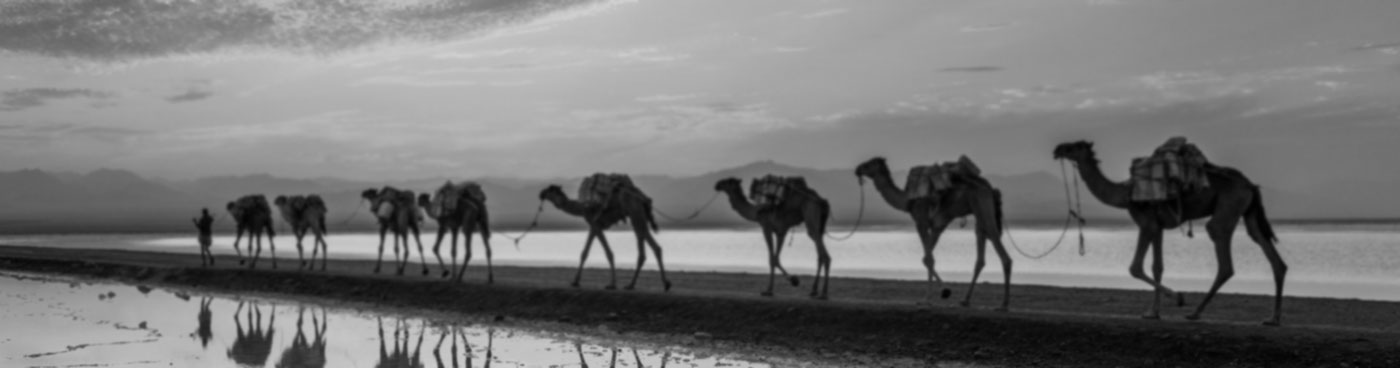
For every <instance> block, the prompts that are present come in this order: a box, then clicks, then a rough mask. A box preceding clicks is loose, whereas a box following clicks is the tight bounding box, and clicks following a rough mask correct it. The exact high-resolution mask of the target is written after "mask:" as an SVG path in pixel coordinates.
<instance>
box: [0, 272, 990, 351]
mask: <svg viewBox="0 0 1400 368" xmlns="http://www.w3.org/2000/svg"><path fill="white" fill-rule="evenodd" d="M0 321H3V328H0V366H3V367H107V366H120V367H170V366H174V367H234V366H238V367H264V366H266V367H371V366H372V367H385V368H387V367H399V368H409V367H488V366H489V367H568V366H593V367H613V366H616V367H660V366H666V367H773V366H833V364H825V363H822V362H821V361H818V360H811V361H806V360H798V359H792V358H775V357H755V356H746V355H741V354H736V353H725V352H713V351H698V350H690V349H687V348H682V347H678V346H667V345H663V343H660V342H637V341H624V340H621V339H619V338H614V337H607V336H590V335H579V334H577V333H564V332H551V331H548V330H542V329H530V328H526V327H519V326H504V325H493V324H489V323H486V324H471V323H467V322H462V321H460V320H450V321H449V320H435V319H431V318H416V317H403V316H394V315H387V314H381V313H374V312H366V311H354V310H347V309H338V308H327V307H325V306H319V305H314V304H303V303H296V302H287V301H278V300H269V299H256V300H254V299H247V298H239V299H233V298H229V297H224V296H216V295H198V294H195V295H189V294H185V293H183V292H171V291H167V290H161V289H155V290H152V289H144V288H141V289H138V287H134V286H129V285H123V284H116V283H104V282H91V281H86V280H83V281H79V280H70V279H62V278H53V277H48V276H35V275H26V274H17V273H0ZM906 363H907V362H906ZM844 364H849V363H844ZM875 364H876V365H889V364H891V363H889V362H886V363H875ZM904 365H908V364H904ZM947 366H948V367H971V366H968V365H947Z"/></svg>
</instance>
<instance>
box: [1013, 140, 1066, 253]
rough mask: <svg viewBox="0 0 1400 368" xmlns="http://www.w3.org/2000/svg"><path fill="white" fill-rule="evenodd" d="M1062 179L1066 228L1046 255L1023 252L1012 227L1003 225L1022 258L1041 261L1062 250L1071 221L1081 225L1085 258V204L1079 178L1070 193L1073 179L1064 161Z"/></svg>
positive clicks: (1061, 231) (1061, 165) (1061, 167)
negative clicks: (1082, 213) (1083, 210)
mask: <svg viewBox="0 0 1400 368" xmlns="http://www.w3.org/2000/svg"><path fill="white" fill-rule="evenodd" d="M1060 179H1061V182H1063V183H1064V187H1065V208H1066V214H1065V225H1064V227H1063V228H1062V229H1061V230H1060V237H1059V239H1056V240H1055V245H1052V246H1050V249H1048V250H1046V251H1045V252H1044V253H1041V254H1038V255H1032V254H1030V253H1026V251H1025V250H1022V249H1021V245H1019V244H1017V243H1016V237H1014V236H1011V227H1010V226H1007V225H1006V224H1002V229H1003V230H1002V231H1003V232H1005V233H1006V238H1007V239H1008V240H1010V241H1011V246H1012V248H1013V249H1015V250H1016V252H1017V253H1021V256H1024V257H1026V258H1030V259H1041V258H1045V256H1048V255H1050V253H1053V252H1054V251H1055V249H1059V248H1060V244H1063V243H1064V240H1065V234H1068V233H1069V228H1070V222H1071V221H1074V220H1078V221H1077V222H1078V223H1079V255H1080V256H1083V255H1084V222H1085V221H1084V217H1082V216H1080V215H1079V214H1080V213H1081V212H1082V210H1081V208H1082V207H1081V206H1082V204H1083V203H1082V202H1079V177H1078V176H1076V177H1074V179H1073V180H1074V193H1073V194H1071V193H1070V185H1069V181H1070V180H1071V179H1070V177H1069V176H1068V171H1067V170H1065V163H1064V161H1060ZM1071 198H1073V199H1071Z"/></svg>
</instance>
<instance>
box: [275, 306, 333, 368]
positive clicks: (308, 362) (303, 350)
mask: <svg viewBox="0 0 1400 368" xmlns="http://www.w3.org/2000/svg"><path fill="white" fill-rule="evenodd" d="M305 316H306V308H305V307H302V308H298V310H297V335H296V337H294V338H292V346H288V347H287V350H284V351H282V358H281V359H279V360H278V361H277V368H322V367H325V366H326V326H328V325H330V320H329V319H327V318H326V309H325V308H321V318H319V319H318V318H316V312H311V334H312V338H311V341H310V342H307V340H306V333H304V332H303V331H302V328H301V326H302V321H303V320H304V319H305Z"/></svg>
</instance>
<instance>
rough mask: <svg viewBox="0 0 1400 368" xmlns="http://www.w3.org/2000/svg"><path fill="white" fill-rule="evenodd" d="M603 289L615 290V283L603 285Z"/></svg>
mask: <svg viewBox="0 0 1400 368" xmlns="http://www.w3.org/2000/svg"><path fill="white" fill-rule="evenodd" d="M603 290H617V285H608V286H604V287H603Z"/></svg>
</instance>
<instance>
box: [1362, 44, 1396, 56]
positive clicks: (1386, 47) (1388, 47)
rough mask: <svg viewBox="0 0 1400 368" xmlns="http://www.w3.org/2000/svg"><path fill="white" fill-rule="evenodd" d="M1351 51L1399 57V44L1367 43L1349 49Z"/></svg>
mask: <svg viewBox="0 0 1400 368" xmlns="http://www.w3.org/2000/svg"><path fill="white" fill-rule="evenodd" d="M1351 50H1352V51H1376V52H1380V53H1384V54H1388V55H1400V42H1390V43H1367V44H1364V45H1361V46H1357V47H1353V48H1351Z"/></svg>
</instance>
